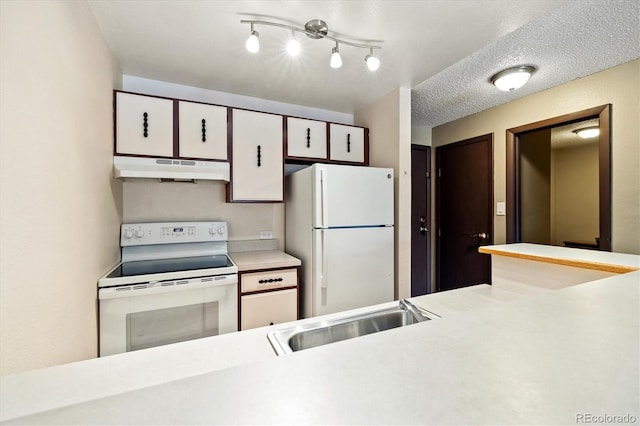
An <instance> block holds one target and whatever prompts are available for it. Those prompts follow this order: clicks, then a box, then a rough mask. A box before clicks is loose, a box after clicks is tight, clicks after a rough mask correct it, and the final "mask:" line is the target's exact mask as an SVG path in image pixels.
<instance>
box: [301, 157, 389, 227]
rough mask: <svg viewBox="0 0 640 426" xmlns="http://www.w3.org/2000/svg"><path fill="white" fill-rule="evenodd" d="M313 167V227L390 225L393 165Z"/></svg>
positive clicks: (319, 165)
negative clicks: (383, 166)
mask: <svg viewBox="0 0 640 426" xmlns="http://www.w3.org/2000/svg"><path fill="white" fill-rule="evenodd" d="M314 167H315V170H314V176H313V180H314V194H315V199H314V208H313V227H314V228H331V227H347V226H372V225H393V169H387V168H378V167H358V166H339V165H330V164H317V165H315V166H314Z"/></svg>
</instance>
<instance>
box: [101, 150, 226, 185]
mask: <svg viewBox="0 0 640 426" xmlns="http://www.w3.org/2000/svg"><path fill="white" fill-rule="evenodd" d="M113 177H115V178H117V179H123V180H128V179H159V180H160V181H177V182H194V183H195V182H196V181H198V180H221V181H225V182H229V163H228V162H226V161H201V160H179V159H171V158H141V157H121V156H115V157H113Z"/></svg>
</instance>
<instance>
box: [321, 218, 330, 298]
mask: <svg viewBox="0 0 640 426" xmlns="http://www.w3.org/2000/svg"><path fill="white" fill-rule="evenodd" d="M320 232H321V233H322V237H321V243H320V251H321V252H320V262H321V264H320V288H327V278H329V262H327V259H325V257H326V254H325V253H326V251H325V242H324V234H325V231H324V229H323V230H322V231H320Z"/></svg>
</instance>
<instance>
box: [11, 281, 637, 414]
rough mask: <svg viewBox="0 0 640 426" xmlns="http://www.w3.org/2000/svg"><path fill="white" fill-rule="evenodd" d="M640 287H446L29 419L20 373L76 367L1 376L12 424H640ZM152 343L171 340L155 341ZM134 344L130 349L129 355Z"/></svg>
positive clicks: (595, 284)
mask: <svg viewBox="0 0 640 426" xmlns="http://www.w3.org/2000/svg"><path fill="white" fill-rule="evenodd" d="M639 295H640V272H638V271H636V272H631V273H626V274H621V275H617V276H614V277H611V278H606V279H602V280H598V281H593V282H589V283H585V284H581V285H576V286H572V287H568V288H564V289H561V290H555V291H545V292H541V293H537V294H527V295H518V294H515V293H511V292H509V291H504V290H501V289H496V288H491V287H490V286H476V287H471V288H466V289H460V291H454V292H444V293H438V294H434V295H430V296H423V297H421V298H415V299H413V300H414V302H416V303H417V304H419V305H420V306H422V307H424V308H426V309H429V310H431V311H433V312H435V313H437V314H440V315H441V316H442V318H440V319H435V320H431V321H426V322H424V323H420V324H415V325H412V326H409V327H403V328H398V329H393V330H389V331H386V332H383V333H376V334H371V335H367V336H363V337H359V338H357V339H351V340H346V341H342V342H338V343H335V344H331V345H326V346H322V347H318V348H314V349H310V350H305V351H300V352H296V353H294V354H290V355H285V356H280V357H275V356H274V355H273V353H267V352H268V351H269V350H270V348H268V347H264V346H263V347H261V349H259V350H258V351H259V352H260V351H263V350H264V353H262V352H261V355H260V356H256V357H255V359H253V360H247V362H246V363H243V364H242V365H238V364H237V363H236V364H234V365H229V366H228V368H224V369H218V370H216V371H201V372H200V373H197V372H196V371H195V370H194V371H192V372H191V373H192V374H185V373H184V372H177V373H175V374H174V377H173V378H171V379H170V378H168V377H165V379H166V380H165V381H157V380H156V381H154V380H152V378H151V377H149V378H148V383H147V385H146V386H144V387H140V388H138V389H134V388H132V389H131V390H128V391H127V390H122V389H121V390H120V391H118V392H113V393H112V394H105V395H103V396H101V397H95V398H89V399H87V400H85V401H71V400H67V403H66V404H62V401H61V403H60V404H59V405H58V408H55V407H50V408H49V409H48V410H47V411H44V412H38V410H37V409H34V406H36V405H37V401H33V400H31V401H25V403H24V404H25V407H24V410H23V411H22V415H25V416H24V417H16V414H17V411H15V410H14V411H13V414H14V415H11V413H10V412H8V411H7V409H6V408H5V407H4V406H5V403H7V402H15V401H16V399H17V398H16V396H17V395H18V394H19V392H20V391H22V392H23V395H22V396H23V397H24V398H29V397H31V398H33V399H37V398H38V396H43V395H46V392H44V393H43V392H42V391H41V390H37V388H36V387H34V386H33V385H34V383H35V382H32V383H31V384H30V386H29V384H28V383H27V385H25V386H24V387H23V388H22V389H21V388H20V386H19V385H20V383H22V384H24V383H25V382H24V380H23V381H22V382H20V380H19V378H20V377H24V375H29V374H32V375H33V378H34V380H35V378H37V376H38V374H40V375H41V377H42V374H43V373H44V372H47V371H51V370H55V369H56V368H63V367H65V366H60V367H54V368H52V369H45V370H41V371H40V372H38V371H36V372H28V373H23V374H19V375H14V376H5V377H2V378H0V380H2V381H0V383H1V384H2V398H1V399H2V405H3V407H2V412H3V415H2V419H3V420H7V422H8V423H11V424H72V423H82V424H98V423H101V424H194V423H206V424H283V423H291V424H308V423H316V424H317V423H322V424H335V423H341V424H371V423H376V424H399V423H401V424H409V423H414V424H415V423H419V424H453V423H456V424H495V423H503V424H504V423H508V424H576V423H580V421H579V419H580V418H583V419H584V416H585V415H593V416H597V415H608V416H631V417H634V418H635V422H637V421H638V417H640V413H639V402H638V401H639V400H640V399H639V390H638V388H639V384H638V374H639V368H638V365H639V361H638V359H639V356H640V353H639V346H640V345H639V321H638V312H639V300H638V299H639ZM456 298H457V299H458V302H457V303H456V302H455V300H456ZM483 301H488V302H487V303H484V302H483ZM489 302H495V303H489ZM503 302H504V303H503ZM438 311H439V312H438ZM265 330H267V329H266V328H263V329H255V330H250V331H249V332H243V333H236V334H232V335H224V336H218V337H215V338H211V339H210V340H211V341H215V340H216V339H218V340H217V341H218V342H225V340H224V338H225V336H229V337H227V339H230V338H231V337H232V336H234V335H235V336H243V335H245V333H251V332H253V333H256V334H255V336H254V337H255V338H256V339H257V337H258V336H259V337H260V340H261V341H262V339H264V340H266V339H265V338H264V334H265ZM245 336H249V334H246V335H245ZM201 340H207V339H201ZM256 341H257V340H256ZM226 342H228V343H231V342H230V340H227V341H226ZM189 343H190V342H186V343H183V344H177V345H169V346H167V347H164V348H165V349H164V350H166V351H170V350H172V349H173V350H174V354H175V355H177V356H175V357H173V359H174V360H175V361H176V362H177V363H180V361H181V359H180V356H179V355H180V354H179V352H180V351H179V350H178V351H176V349H178V348H187V347H189V346H188V344H189ZM191 344H197V343H191ZM254 344H255V342H254V343H252V345H254ZM153 349H158V350H159V349H162V347H161V348H152V349H150V350H147V351H152V350H153ZM144 352H145V351H140V353H141V354H143V353H144ZM187 352H188V351H185V354H186V353H187ZM148 353H151V352H148ZM132 354H135V353H130V354H122V356H123V358H122V359H121V360H122V361H121V362H120V363H121V364H122V363H123V362H124V361H123V360H124V356H126V355H132ZM167 355H168V353H167ZM138 356H140V357H142V355H138ZM203 356H207V355H203ZM245 356H248V355H245ZM115 357H117V356H114V357H113V358H112V361H111V362H113V363H114V364H113V365H116V364H118V361H117V359H116V358H115ZM107 358H109V357H107ZM187 359H188V357H187ZM92 361H93V362H95V364H94V366H96V367H97V366H99V363H98V362H96V361H100V360H90V361H86V363H91V362H92ZM199 362H202V360H200V361H199ZM177 365H180V364H177ZM108 368H109V366H108V365H107V364H103V365H102V366H101V367H100V368H98V369H99V370H104V369H107V370H108ZM165 368H169V367H167V366H165ZM94 374H98V375H99V374H106V373H105V372H104V371H103V372H102V373H98V372H96V373H94ZM164 375H165V376H167V373H164ZM12 377H13V379H12ZM140 380H141V379H140ZM141 381H142V380H141ZM94 386H99V384H95V385H94ZM30 391H31V392H36V393H37V394H33V395H29V392H30ZM29 406H30V407H29ZM27 408H30V409H31V410H30V411H29V410H28V409H27ZM52 408H53V409H52ZM29 414H30V415H29ZM580 416H583V417H580Z"/></svg>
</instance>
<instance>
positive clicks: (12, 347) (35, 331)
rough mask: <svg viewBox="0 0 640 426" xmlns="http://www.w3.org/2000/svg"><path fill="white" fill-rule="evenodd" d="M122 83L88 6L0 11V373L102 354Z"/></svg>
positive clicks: (9, 6) (26, 4) (116, 202)
mask: <svg viewBox="0 0 640 426" xmlns="http://www.w3.org/2000/svg"><path fill="white" fill-rule="evenodd" d="M120 78H121V74H120V73H119V71H118V69H117V66H116V65H115V62H114V60H113V58H112V56H111V53H110V51H109V49H108V47H107V45H106V43H105V42H104V40H103V38H102V35H101V34H100V32H99V30H98V26H97V24H96V22H95V21H94V18H93V15H92V14H91V12H90V10H89V8H88V5H87V4H86V2H84V1H64V2H61V1H59V2H44V1H39V2H35V1H2V2H0V92H1V93H2V96H1V97H0V139H1V141H2V143H1V144H0V230H1V232H0V235H1V239H0V254H1V255H0V374H7V373H14V372H19V371H24V370H30V369H35V368H40V367H45V366H50V365H55V364H63V363H68V362H72V361H77V360H82V359H87V358H92V357H95V356H96V355H97V338H98V335H97V313H96V292H97V290H96V282H97V280H98V278H99V277H100V276H101V275H102V274H104V273H105V272H106V271H107V269H108V268H109V267H111V266H113V265H114V264H115V263H116V262H117V261H118V259H119V252H118V241H117V237H116V236H117V234H118V230H119V225H120V221H121V218H120V211H121V205H120V203H121V201H120V200H121V185H119V184H118V183H116V182H113V181H112V179H111V164H112V149H113V123H112V121H113V120H112V90H113V88H114V87H118V86H119V80H120Z"/></svg>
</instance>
